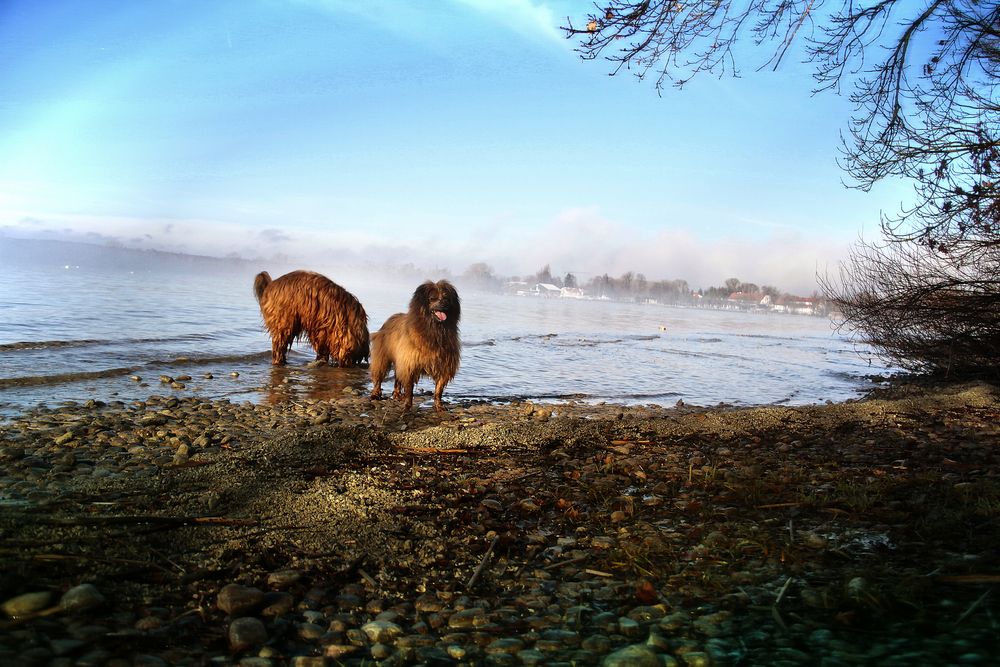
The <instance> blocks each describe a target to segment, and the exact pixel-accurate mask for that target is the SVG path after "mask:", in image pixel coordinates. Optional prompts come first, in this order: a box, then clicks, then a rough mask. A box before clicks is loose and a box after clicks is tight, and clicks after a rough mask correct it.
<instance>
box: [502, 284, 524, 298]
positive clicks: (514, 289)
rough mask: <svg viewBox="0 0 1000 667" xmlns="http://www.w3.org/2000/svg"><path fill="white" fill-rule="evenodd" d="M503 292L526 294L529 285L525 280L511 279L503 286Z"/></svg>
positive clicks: (518, 294)
mask: <svg viewBox="0 0 1000 667" xmlns="http://www.w3.org/2000/svg"><path fill="white" fill-rule="evenodd" d="M503 289H504V292H506V293H507V294H516V295H517V296H527V295H528V293H529V292H530V290H531V287H530V286H529V285H528V283H526V282H522V281H520V280H512V281H510V282H508V283H506V284H505V285H504V286H503Z"/></svg>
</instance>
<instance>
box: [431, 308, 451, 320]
mask: <svg viewBox="0 0 1000 667" xmlns="http://www.w3.org/2000/svg"><path fill="white" fill-rule="evenodd" d="M434 317H436V318H438V321H439V322H444V321H445V320H446V319H448V316H447V315H446V314H445V313H443V312H441V311H440V310H435V311H434Z"/></svg>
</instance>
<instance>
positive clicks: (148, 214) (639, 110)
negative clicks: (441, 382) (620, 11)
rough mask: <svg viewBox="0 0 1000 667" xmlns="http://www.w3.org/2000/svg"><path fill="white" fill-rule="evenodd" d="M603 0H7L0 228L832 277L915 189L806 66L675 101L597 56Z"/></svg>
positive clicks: (792, 287)
mask: <svg viewBox="0 0 1000 667" xmlns="http://www.w3.org/2000/svg"><path fill="white" fill-rule="evenodd" d="M590 7H591V4H590V3H589V2H569V1H558V2H557V1H553V2H542V1H530V0H509V1H500V0H495V1H489V0H435V1H433V2H431V1H425V2H410V3H404V2H380V1H378V0H369V1H366V2H360V3H359V2H352V1H340V0H235V1H225V0H219V1H216V2H204V1H203V0H199V1H189V0H149V1H144V2H130V3H122V2H110V1H109V2H98V1H92V0H70V1H67V2H61V1H59V0H46V2H37V1H27V2H22V1H20V0H5V2H3V3H2V4H0V155H3V160H2V161H0V234H7V235H16V236H41V237H58V238H76V239H89V240H91V241H94V242H100V243H104V242H113V243H119V244H124V245H129V246H134V247H143V248H150V247H152V248H159V249H166V250H174V251H183V252H193V253H199V254H211V255H219V256H225V255H229V254H237V255H241V256H245V257H254V256H263V257H270V256H275V255H278V254H282V255H285V256H288V257H292V258H294V259H295V261H298V262H299V263H301V264H302V265H304V266H306V265H308V266H314V267H315V266H326V265H333V264H335V263H336V262H338V261H350V262H369V261H371V262H386V263H389V264H392V263H399V264H402V263H406V262H411V263H413V264H416V265H418V266H424V267H427V268H429V269H431V268H435V267H443V268H447V269H450V270H451V271H453V272H455V273H460V272H461V271H463V270H464V269H465V268H466V267H468V266H469V265H470V264H472V263H474V262H487V263H488V264H490V265H491V266H492V267H493V268H494V269H495V270H496V271H497V273H499V274H501V275H515V274H524V273H530V272H534V271H535V270H536V269H538V268H540V267H541V266H542V265H543V264H546V263H549V264H551V267H552V270H553V272H556V273H560V274H562V273H565V272H567V271H574V272H576V273H577V274H578V275H579V276H580V277H582V278H584V279H586V278H587V277H589V276H590V275H593V274H595V273H604V272H608V273H610V274H612V275H618V274H620V273H622V272H624V271H627V270H634V271H638V272H641V273H644V274H645V275H646V276H647V278H650V279H667V278H669V279H673V278H683V279H686V280H688V281H689V282H690V283H691V285H692V286H693V287H708V286H711V285H717V284H721V283H722V282H723V281H724V280H725V279H726V278H730V277H738V278H740V279H742V280H746V281H753V282H756V283H758V284H772V285H776V286H778V287H779V288H782V289H784V290H787V291H794V292H798V293H809V292H811V291H813V290H814V289H815V274H816V272H817V271H821V272H822V271H825V270H828V269H829V270H831V271H835V270H836V265H837V262H838V260H840V259H842V258H843V257H844V256H845V254H846V249H847V248H848V246H849V244H851V243H852V242H854V241H855V240H856V239H857V238H858V237H859V235H861V234H864V236H865V237H866V238H872V237H874V236H875V235H876V234H877V225H878V217H879V212H880V211H881V210H887V211H894V210H896V209H897V208H898V207H899V204H900V202H901V201H902V200H903V199H904V198H905V197H906V196H907V194H908V193H907V190H906V189H905V188H904V187H902V186H899V185H886V186H884V187H881V188H878V189H876V190H875V191H873V192H871V193H862V192H858V191H854V190H849V189H846V188H845V187H844V186H843V184H842V180H843V174H842V172H841V171H840V170H839V168H838V167H837V165H836V157H837V147H838V145H839V143H838V142H839V133H840V132H841V131H842V130H843V129H845V128H846V124H847V121H848V119H849V116H850V111H851V107H850V105H849V104H848V102H847V101H846V100H843V99H841V98H837V97H835V96H833V95H830V94H826V95H820V96H817V97H812V96H810V93H809V90H810V85H811V80H810V78H809V71H810V70H809V69H808V67H807V66H804V65H800V64H798V63H797V62H795V61H794V59H790V60H788V61H786V62H785V63H784V64H783V65H782V67H781V68H780V69H779V70H778V71H777V72H770V71H768V72H763V73H759V74H758V73H756V72H754V71H753V70H754V67H755V66H756V65H757V64H758V63H760V62H763V61H764V60H765V59H766V56H764V54H760V55H757V56H753V55H751V56H750V58H749V59H748V60H747V61H746V62H745V63H744V64H743V76H742V77H741V78H739V79H728V78H727V79H718V78H713V77H710V76H709V77H704V78H702V79H698V80H695V81H694V82H692V83H691V84H689V85H688V86H686V87H685V88H684V89H683V90H682V91H676V90H673V89H668V90H666V91H665V92H664V93H663V95H662V96H658V95H657V94H656V91H655V90H654V88H653V86H652V83H650V82H642V81H638V80H637V79H636V78H635V77H633V76H631V75H630V74H628V73H622V74H619V75H618V76H615V77H609V76H608V72H609V71H610V67H609V65H608V64H607V63H605V62H601V61H595V62H582V61H580V59H579V58H578V56H577V55H576V54H575V53H574V52H573V43H572V42H569V41H567V40H565V39H564V38H563V36H562V33H561V32H560V31H559V29H558V27H559V26H560V25H562V24H563V23H564V21H565V17H566V16H568V15H570V16H574V17H581V16H583V15H584V14H585V13H586V11H587V10H588V9H589V8H590ZM429 277H430V276H429Z"/></svg>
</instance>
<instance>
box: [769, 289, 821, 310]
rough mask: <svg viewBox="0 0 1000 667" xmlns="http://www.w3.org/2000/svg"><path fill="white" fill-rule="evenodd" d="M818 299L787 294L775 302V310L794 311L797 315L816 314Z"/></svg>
mask: <svg viewBox="0 0 1000 667" xmlns="http://www.w3.org/2000/svg"><path fill="white" fill-rule="evenodd" d="M817 302H818V299H814V298H812V297H807V296H792V295H790V294H786V295H785V296H782V297H780V298H779V299H778V300H777V302H776V303H775V304H774V310H775V312H779V313H794V314H796V315H815V314H816V310H817V305H818V303H817Z"/></svg>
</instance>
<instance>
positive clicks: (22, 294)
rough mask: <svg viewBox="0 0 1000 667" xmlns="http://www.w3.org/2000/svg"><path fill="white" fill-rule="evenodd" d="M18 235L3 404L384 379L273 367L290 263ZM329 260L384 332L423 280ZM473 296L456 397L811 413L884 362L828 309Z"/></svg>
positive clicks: (263, 394)
mask: <svg viewBox="0 0 1000 667" xmlns="http://www.w3.org/2000/svg"><path fill="white" fill-rule="evenodd" d="M10 243H11V241H10V240H3V239H0V249H3V248H6V250H5V253H0V258H2V259H3V260H4V261H3V262H0V291H2V293H3V294H4V295H5V298H4V299H3V303H2V304H0V368H2V369H3V370H2V371H0V414H11V413H13V412H16V411H18V410H21V409H24V408H25V407H29V406H33V405H36V404H39V403H50V404H51V403H58V402H61V401H67V400H87V399H96V400H112V399H119V400H133V399H140V398H143V397H145V396H148V395H149V394H150V393H156V392H163V391H166V392H174V393H178V394H179V395H184V394H192V393H193V394H196V395H199V396H203V397H206V398H229V399H231V400H240V401H243V400H249V401H253V402H263V401H276V400H285V399H289V398H292V399H294V398H296V397H299V398H302V397H308V398H324V397H326V398H330V397H336V396H339V395H342V394H343V393H344V392H350V391H354V392H366V391H368V390H369V389H370V383H369V381H368V378H367V375H366V373H365V372H364V371H363V370H357V369H354V370H349V369H337V368H330V367H325V368H324V367H319V368H317V367H312V366H310V364H309V362H310V361H311V360H312V358H313V355H312V350H311V349H310V348H309V346H308V344H307V343H297V344H296V345H295V346H294V347H293V350H292V353H291V354H290V356H289V365H288V366H287V367H285V368H272V367H271V365H270V363H269V356H270V355H269V349H270V341H269V339H268V337H267V335H266V333H265V332H264V331H263V329H262V326H261V321H260V315H259V312H258V310H257V304H256V302H255V301H254V299H253V295H252V293H251V289H250V286H251V284H252V281H253V276H254V274H255V273H256V272H257V271H259V270H262V269H267V270H270V271H271V273H272V275H275V276H276V275H279V274H280V273H282V271H281V270H280V269H279V268H278V267H274V266H258V265H256V264H252V265H251V264H250V263H247V262H224V261H221V260H205V259H204V258H202V259H199V260H197V261H195V259H194V258H187V259H185V256H168V257H167V258H163V257H159V256H156V257H155V261H153V260H152V259H150V258H142V257H140V258H139V260H142V259H146V261H139V260H137V259H136V257H135V255H140V256H141V255H143V253H129V252H128V251H118V252H119V253H122V254H120V255H112V258H113V261H108V260H106V259H105V258H104V255H101V254H97V253H96V251H95V253H94V254H93V255H83V256H72V255H67V254H66V253H69V252H72V251H73V250H72V249H75V250H79V248H80V247H81V246H67V247H61V246H60V247H57V248H56V250H55V251H50V252H47V253H46V254H44V255H42V256H37V255H36V256H30V255H29V254H27V253H25V252H24V251H23V249H20V250H19V251H18V252H17V253H12V252H11V250H10ZM84 247H85V248H86V246H84ZM67 248H70V250H67ZM316 268H318V269H319V270H321V271H323V272H324V273H326V274H327V275H329V276H330V277H331V278H333V279H334V280H336V281H337V282H339V283H341V284H342V285H343V286H344V287H345V288H347V289H348V290H350V291H351V292H353V293H354V294H355V295H356V296H358V298H359V299H360V300H361V301H362V303H363V304H364V305H365V308H366V310H367V312H368V314H369V326H370V328H371V329H372V330H373V331H374V330H376V329H377V328H378V327H379V326H380V325H381V323H382V322H383V321H384V320H385V319H386V318H387V317H388V316H389V315H391V314H392V313H393V312H397V311H400V310H403V309H404V308H405V307H406V304H407V302H408V300H409V297H410V293H411V292H412V289H413V287H415V285H416V284H417V283H419V281H420V279H419V278H411V279H409V280H408V281H407V280H405V279H404V280H398V279H395V278H389V277H387V273H386V272H381V273H378V272H372V273H368V274H364V275H362V274H360V273H357V272H353V271H352V272H348V271H343V270H340V271H338V270H334V269H327V270H324V269H323V268H322V267H316ZM427 277H431V276H427ZM435 277H436V276H435ZM461 294H462V299H463V317H462V323H461V330H462V339H463V358H462V367H461V370H460V371H459V374H458V376H457V377H456V378H455V380H454V381H453V382H452V384H451V385H449V387H448V389H447V391H446V398H450V399H451V400H485V401H508V400H519V399H530V400H536V401H546V400H563V399H569V398H572V399H579V400H583V401H588V402H600V401H608V402H615V403H625V404H636V403H639V404H641V403H654V404H660V405H672V404H674V403H676V402H677V401H678V400H683V401H685V402H687V403H694V404H702V405H714V404H717V403H730V404H734V405H755V404H789V405H800V404H811V403H818V402H823V401H826V400H832V401H840V400H845V399H849V398H853V397H855V396H857V395H858V393H859V392H860V391H863V390H865V389H867V388H868V387H869V386H870V383H869V381H868V379H867V377H868V376H869V375H872V374H879V373H882V372H884V371H885V369H884V368H882V367H881V366H879V365H878V364H877V363H874V364H872V363H871V359H870V355H866V353H865V351H864V350H858V349H856V348H855V347H854V346H853V345H852V344H851V343H850V342H848V341H847V340H845V339H844V338H843V337H842V336H840V335H838V334H837V333H836V332H834V331H833V328H832V326H831V323H830V322H829V321H828V320H826V319H824V318H817V317H806V316H794V315H780V314H751V313H744V312H734V311H718V310H707V309H692V308H687V309H685V308H672V307H667V306H662V305H656V304H634V303H615V302H607V301H585V300H574V299H542V298H530V297H514V296H505V295H497V294H485V293H477V292H474V291H470V290H465V289H461ZM161 376H164V377H167V378H170V379H171V380H172V381H168V382H165V383H161V382H160V377H161ZM178 378H181V379H178ZM429 389H430V384H429V382H428V381H426V380H425V381H424V382H423V383H422V384H421V385H418V391H421V390H422V391H424V392H426V391H428V390H429Z"/></svg>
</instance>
